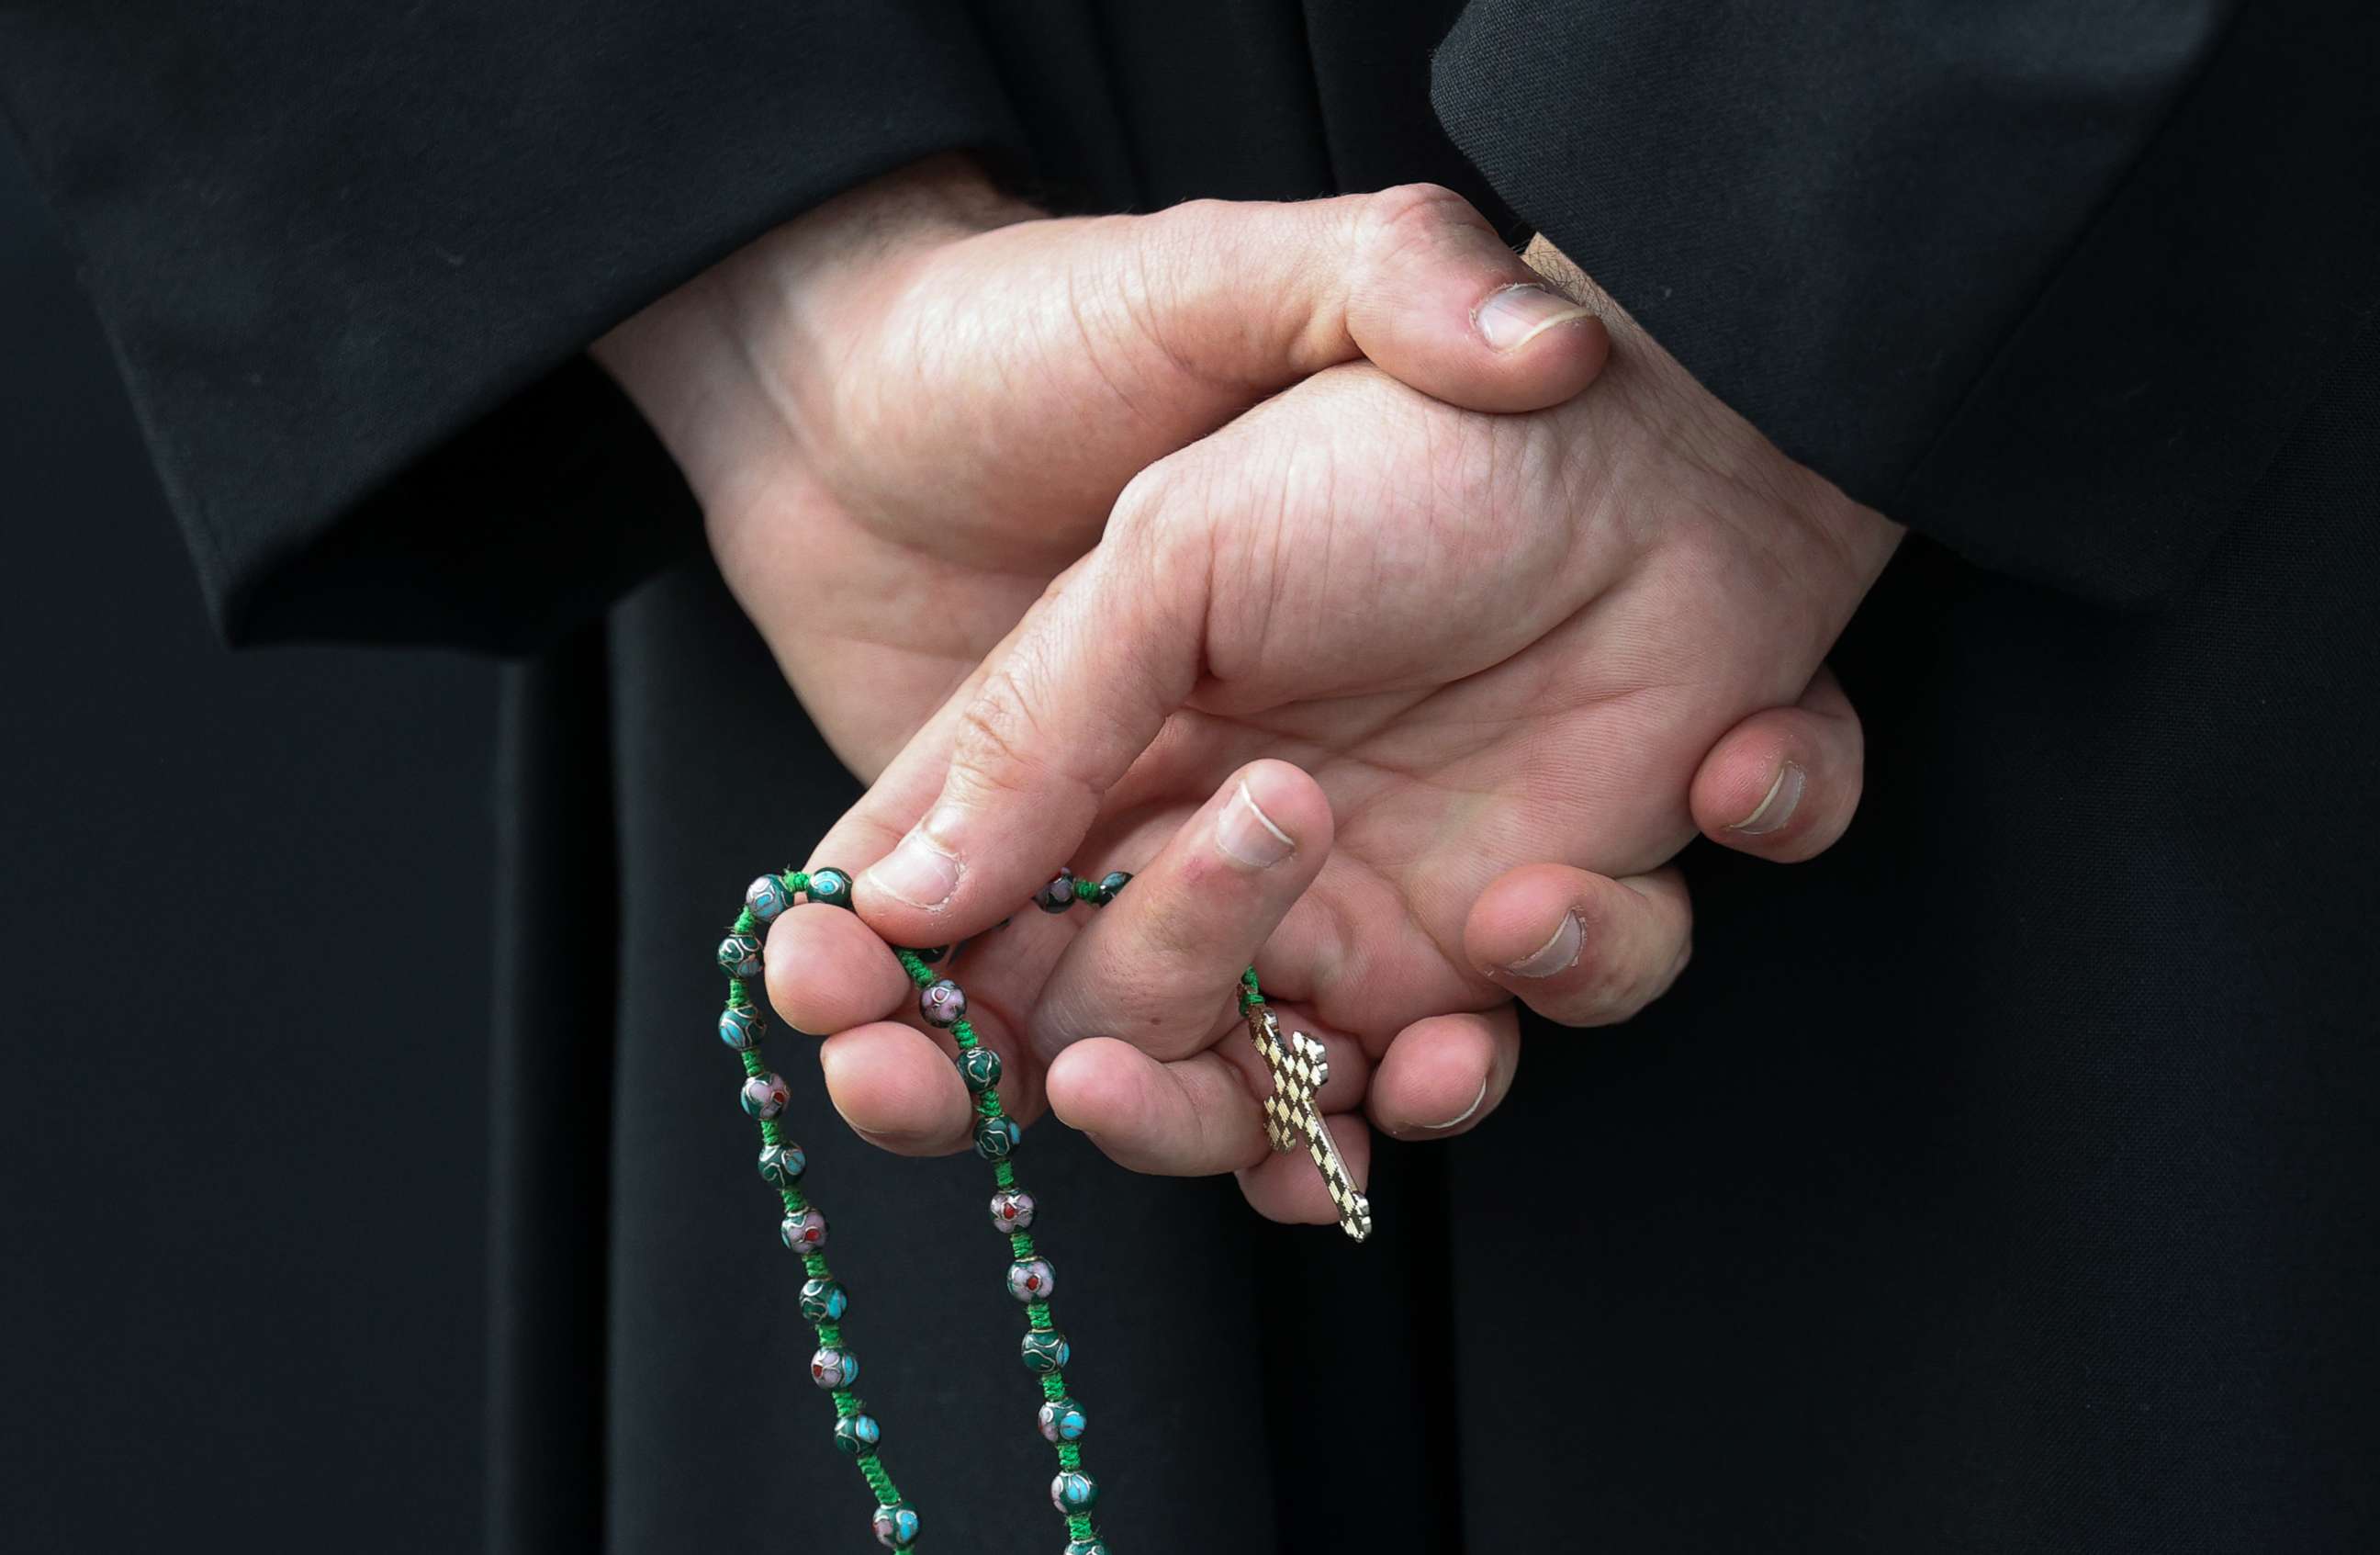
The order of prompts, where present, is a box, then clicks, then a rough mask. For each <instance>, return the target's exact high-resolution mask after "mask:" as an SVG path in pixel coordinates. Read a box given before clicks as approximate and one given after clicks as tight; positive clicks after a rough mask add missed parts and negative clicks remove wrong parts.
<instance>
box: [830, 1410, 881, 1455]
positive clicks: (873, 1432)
mask: <svg viewBox="0 0 2380 1555" xmlns="http://www.w3.org/2000/svg"><path fill="white" fill-rule="evenodd" d="M883 1435H884V1430H883V1427H880V1426H879V1425H877V1423H876V1416H875V1415H844V1417H843V1418H842V1419H840V1420H837V1421H836V1422H835V1423H834V1444H835V1445H836V1446H837V1447H840V1448H841V1449H843V1450H844V1452H848V1453H850V1454H851V1455H852V1456H853V1457H857V1456H858V1455H859V1454H860V1453H862V1452H875V1451H876V1444H877V1442H878V1441H880V1440H882V1439H883Z"/></svg>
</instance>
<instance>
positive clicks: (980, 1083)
mask: <svg viewBox="0 0 2380 1555" xmlns="http://www.w3.org/2000/svg"><path fill="white" fill-rule="evenodd" d="M959 1078H960V1079H962V1080H965V1082H966V1088H967V1089H969V1090H971V1091H974V1092H976V1093H977V1095H981V1094H982V1093H983V1092H985V1091H988V1090H990V1088H991V1087H994V1086H996V1085H998V1084H1000V1055H999V1054H998V1053H996V1052H993V1051H991V1050H990V1048H983V1047H976V1048H969V1049H967V1050H966V1051H964V1052H962V1053H960V1054H959Z"/></svg>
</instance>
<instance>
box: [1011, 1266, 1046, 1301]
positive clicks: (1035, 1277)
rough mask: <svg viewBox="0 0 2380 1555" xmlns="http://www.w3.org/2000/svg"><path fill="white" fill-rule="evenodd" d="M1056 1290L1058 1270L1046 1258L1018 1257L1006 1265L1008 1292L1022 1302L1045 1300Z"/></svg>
mask: <svg viewBox="0 0 2380 1555" xmlns="http://www.w3.org/2000/svg"><path fill="white" fill-rule="evenodd" d="M1057 1291H1058V1271H1057V1270H1054V1269H1052V1268H1050V1260H1049V1259H1048V1258H1019V1259H1017V1260H1016V1261H1015V1262H1014V1263H1013V1264H1010V1265H1009V1266H1008V1294H1010V1295H1013V1296H1014V1297H1015V1298H1016V1299H1017V1300H1019V1301H1023V1302H1035V1301H1047V1300H1049V1299H1050V1297H1051V1296H1052V1295H1055V1294H1057Z"/></svg>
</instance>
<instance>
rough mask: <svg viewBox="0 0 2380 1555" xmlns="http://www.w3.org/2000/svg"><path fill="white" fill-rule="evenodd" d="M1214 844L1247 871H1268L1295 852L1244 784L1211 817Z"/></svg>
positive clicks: (1288, 840) (1283, 833) (1295, 845)
mask: <svg viewBox="0 0 2380 1555" xmlns="http://www.w3.org/2000/svg"><path fill="white" fill-rule="evenodd" d="M1215 845H1216V846H1217V847H1220V848H1221V849H1222V850H1223V852H1224V854H1225V856H1228V857H1230V858H1232V859H1233V860H1234V861H1235V862H1237V863H1241V864H1245V865H1246V866H1247V867H1248V868H1249V869H1271V868H1272V867H1273V866H1274V865H1276V864H1278V863H1280V862H1281V860H1282V859H1284V858H1287V857H1288V856H1290V855H1291V854H1293V853H1295V852H1296V851H1297V844H1295V843H1294V842H1292V841H1291V840H1290V835H1289V833H1288V832H1284V831H1282V830H1281V828H1280V827H1278V826H1275V825H1274V824H1273V823H1272V817H1270V816H1269V815H1267V814H1265V812H1264V810H1263V808H1261V807H1259V806H1258V805H1257V796H1255V795H1253V794H1251V793H1249V792H1248V785H1247V784H1245V783H1243V784H1240V788H1239V792H1238V793H1236V794H1234V795H1233V796H1232V802H1231V803H1230V804H1228V805H1225V806H1224V807H1223V813H1222V814H1221V815H1220V816H1217V817H1216V818H1215Z"/></svg>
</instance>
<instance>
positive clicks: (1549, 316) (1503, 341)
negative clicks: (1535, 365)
mask: <svg viewBox="0 0 2380 1555" xmlns="http://www.w3.org/2000/svg"><path fill="white" fill-rule="evenodd" d="M1591 311H1592V310H1590V309H1585V308H1582V307H1580V306H1579V305H1578V304H1577V303H1575V302H1573V301H1572V300H1571V299H1570V298H1566V297H1564V296H1562V295H1561V294H1560V293H1559V292H1552V291H1548V290H1547V289H1546V288H1545V287H1543V286H1536V285H1529V284H1527V283H1526V282H1524V283H1522V284H1521V285H1517V286H1506V287H1505V288H1504V289H1503V290H1502V291H1500V292H1496V293H1494V294H1492V295H1491V296H1489V298H1488V300H1487V301H1485V302H1483V303H1481V304H1480V305H1479V307H1478V310H1477V311H1475V312H1474V313H1473V314H1472V315H1471V322H1472V323H1473V324H1474V325H1475V326H1476V327H1477V328H1478V331H1479V337H1480V338H1481V339H1482V340H1485V341H1486V342H1488V349H1490V350H1493V351H1515V350H1518V349H1520V348H1521V347H1522V346H1526V345H1527V344H1528V343H1529V342H1530V341H1532V340H1535V339H1536V337H1537V336H1539V335H1541V334H1545V332H1546V331H1548V330H1549V329H1551V328H1553V327H1554V326H1555V325H1556V324H1566V323H1569V322H1571V321H1572V320H1573V319H1584V318H1585V317H1586V316H1587V315H1588V313H1590V312H1591Z"/></svg>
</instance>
